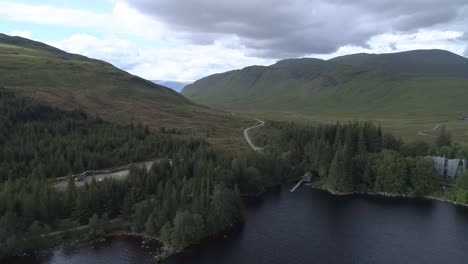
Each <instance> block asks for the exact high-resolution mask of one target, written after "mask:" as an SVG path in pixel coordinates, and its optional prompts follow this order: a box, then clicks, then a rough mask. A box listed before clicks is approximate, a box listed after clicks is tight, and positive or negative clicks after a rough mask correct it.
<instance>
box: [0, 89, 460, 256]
mask: <svg viewBox="0 0 468 264" xmlns="http://www.w3.org/2000/svg"><path fill="white" fill-rule="evenodd" d="M268 126H270V127H272V128H274V129H276V130H278V131H279V133H278V134H277V135H266V136H263V138H262V137H260V141H262V143H263V144H264V145H266V147H265V150H264V151H263V153H261V154H255V153H251V154H248V155H244V156H241V157H237V156H236V157H234V156H232V155H230V154H227V153H224V152H223V151H222V150H219V149H217V148H215V147H213V146H212V145H210V144H209V143H208V142H206V141H204V140H202V139H194V138H190V137H189V136H187V135H178V134H176V133H171V132H167V131H159V132H155V131H151V130H150V129H149V128H147V127H145V126H144V125H141V124H129V125H117V124H112V123H109V122H106V121H103V120H101V119H100V118H99V117H97V116H90V115H89V114H87V113H84V112H81V111H76V110H75V111H66V110H61V109H57V108H52V107H49V106H47V105H44V104H41V103H38V102H35V101H34V100H32V99H28V98H23V97H21V96H18V95H16V94H14V93H12V92H11V91H9V90H7V89H0V256H8V255H16V254H21V253H23V252H30V251H33V250H35V249H40V248H44V247H47V246H49V245H52V244H54V243H59V242H61V241H63V240H64V239H66V238H67V236H68V232H64V233H62V232H60V231H62V230H70V229H73V228H75V227H78V226H82V225H88V227H87V228H86V229H85V230H84V231H82V234H81V236H80V239H83V240H94V239H97V238H100V237H102V236H103V235H104V234H105V233H106V232H108V231H110V226H112V224H111V223H115V222H116V221H117V222H118V223H120V224H119V230H122V229H123V230H125V231H129V232H136V233H143V234H148V235H152V236H155V237H158V238H159V239H160V240H161V241H163V242H164V243H165V244H166V245H169V246H170V247H172V248H174V249H176V250H180V249H183V248H185V247H187V246H189V245H191V244H194V243H197V242H198V241H200V240H201V239H202V238H204V237H207V236H212V235H216V234H218V233H219V232H221V231H223V230H224V229H225V228H227V227H230V226H231V225H234V224H236V223H240V222H242V221H243V216H244V209H243V207H244V203H243V201H242V197H243V196H250V195H258V194H260V193H262V192H263V191H264V190H266V188H268V187H270V186H273V185H277V184H279V183H282V182H284V181H285V180H288V179H297V178H299V177H300V176H302V175H304V174H306V173H309V174H310V175H311V176H312V180H313V183H314V185H317V186H320V187H323V188H326V189H328V190H331V191H333V192H338V193H348V192H366V193H368V192H379V193H393V194H401V195H403V194H408V195H412V196H428V195H438V196H443V197H446V198H448V199H451V200H454V201H459V202H463V203H468V184H467V182H468V176H467V175H464V176H463V177H461V178H460V179H459V180H458V181H457V182H455V183H451V182H448V181H447V180H445V179H442V178H441V177H439V176H438V175H437V174H436V172H435V170H434V167H433V163H432V160H431V159H428V158H427V157H426V156H428V155H445V156H447V157H451V156H453V157H455V156H457V157H460V156H463V157H467V156H468V155H467V152H466V150H465V149H464V148H461V147H458V146H454V145H453V144H452V142H451V137H450V134H449V133H448V132H446V131H445V130H444V129H442V132H441V134H440V135H439V137H438V138H437V140H436V145H431V144H428V143H426V142H411V143H404V142H402V140H400V139H398V138H396V137H394V136H392V135H390V134H385V133H383V132H382V130H381V128H380V127H378V126H375V125H373V124H372V123H345V124H340V123H337V124H327V125H318V126H302V125H297V124H293V123H281V122H269V123H268ZM143 160H154V161H156V162H155V163H154V165H153V166H152V167H151V168H150V169H149V170H148V169H147V168H140V167H137V166H132V167H131V168H130V173H129V175H128V177H127V178H126V179H124V180H112V179H104V180H103V181H100V182H96V181H92V182H91V183H86V184H85V185H84V187H83V188H78V187H77V186H76V185H75V180H74V178H72V177H69V182H68V187H67V188H66V190H65V191H59V190H56V189H54V188H53V183H54V182H55V178H57V177H63V176H66V175H71V174H75V173H79V172H83V171H86V170H93V169H103V168H109V167H112V166H119V165H123V164H129V163H132V162H137V161H143ZM441 185H453V188H451V189H450V190H449V191H442V190H441V188H440V186H441Z"/></svg>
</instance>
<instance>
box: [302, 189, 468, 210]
mask: <svg viewBox="0 0 468 264" xmlns="http://www.w3.org/2000/svg"><path fill="white" fill-rule="evenodd" d="M309 186H310V187H311V188H312V189H316V190H321V191H325V192H328V193H329V194H332V195H335V196H349V195H367V196H375V197H387V198H407V199H423V200H432V201H439V202H445V203H450V204H453V205H459V206H463V207H468V204H465V203H459V202H455V201H452V200H448V199H444V198H440V197H436V196H430V195H429V196H414V195H411V194H399V193H388V192H357V191H354V192H339V191H334V190H330V189H328V188H326V187H323V186H315V185H312V184H311V185H309Z"/></svg>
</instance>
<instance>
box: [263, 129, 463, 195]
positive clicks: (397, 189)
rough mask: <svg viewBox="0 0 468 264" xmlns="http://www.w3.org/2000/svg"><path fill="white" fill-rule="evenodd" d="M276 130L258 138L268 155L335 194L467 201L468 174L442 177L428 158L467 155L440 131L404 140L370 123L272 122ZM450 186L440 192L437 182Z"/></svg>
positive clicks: (439, 185) (446, 132) (444, 132)
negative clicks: (432, 137) (428, 139)
mask: <svg viewBox="0 0 468 264" xmlns="http://www.w3.org/2000/svg"><path fill="white" fill-rule="evenodd" d="M269 126H271V127H273V128H275V129H278V130H279V131H280V133H279V135H276V136H275V137H268V136H266V137H263V138H262V137H261V140H262V141H263V143H264V144H267V145H268V146H269V147H268V148H267V150H266V151H267V152H269V155H272V156H282V157H284V158H285V159H287V160H289V161H290V164H291V166H293V168H295V170H296V171H298V172H303V173H305V172H309V173H310V174H311V176H312V180H313V182H314V183H315V185H317V186H320V187H323V188H325V189H327V190H330V191H332V192H336V193H349V192H362V193H389V194H395V195H411V196H419V197H423V196H431V195H435V196H440V197H444V198H446V199H450V200H453V201H457V202H460V203H468V185H466V182H468V174H465V175H463V176H462V177H460V178H459V179H458V180H457V181H456V182H452V181H450V180H448V179H444V178H442V177H440V176H439V175H438V174H437V173H436V171H435V168H434V163H433V161H432V160H431V159H430V158H428V156H446V157H448V158H455V157H459V158H460V157H462V158H467V157H468V152H467V149H466V148H464V147H461V146H457V145H454V144H452V143H453V142H452V139H451V136H450V133H449V132H448V131H446V130H445V129H444V128H443V129H442V130H441V132H440V134H439V136H438V137H437V139H436V143H435V144H429V143H427V142H424V141H416V142H409V143H404V142H403V141H402V140H401V139H399V138H396V137H394V136H393V135H391V134H386V133H383V132H382V129H381V128H380V127H379V126H376V125H374V124H372V123H370V122H365V123H357V122H354V123H352V122H351V123H345V124H340V123H336V124H327V125H319V126H301V125H297V124H293V123H279V122H270V125H269ZM443 185H445V186H449V187H453V188H449V189H447V190H446V191H442V188H441V186H443Z"/></svg>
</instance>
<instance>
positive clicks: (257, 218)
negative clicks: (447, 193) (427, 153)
mask: <svg viewBox="0 0 468 264" xmlns="http://www.w3.org/2000/svg"><path fill="white" fill-rule="evenodd" d="M289 188H290V186H283V187H281V188H277V189H275V190H272V191H270V192H268V193H267V194H265V195H264V196H262V198H261V199H259V200H257V201H254V202H251V203H249V206H248V212H247V213H248V215H247V221H246V223H245V224H244V225H243V226H242V227H241V228H240V229H239V230H237V231H236V232H232V233H231V234H229V235H227V236H226V237H221V238H218V239H212V240H209V241H207V242H205V243H203V244H202V245H200V246H197V247H193V248H191V249H189V250H188V251H187V252H185V253H183V254H180V255H177V256H174V257H171V258H170V259H168V260H166V261H164V263H166V264H179V263H197V264H199V263H200V264H201V263H206V264H218V263H228V264H229V263H236V264H238V263H254V264H262V263H282V264H284V263H320V264H321V263H412V264H414V263H451V264H458V263H460V264H461V263H463V264H466V263H468V208H464V207H460V206H454V205H452V204H448V203H442V202H437V201H417V200H408V199H392V198H376V197H363V196H353V197H349V196H348V197H337V196H332V195H330V194H328V193H325V192H322V191H317V190H311V189H310V188H307V187H301V188H299V189H298V190H297V191H296V192H294V193H290V192H289ZM151 260H152V257H151V256H150V255H149V254H148V252H147V250H143V249H142V248H141V247H140V245H139V244H138V243H135V242H134V241H133V242H132V241H123V240H113V241H109V242H106V243H104V244H100V245H98V246H97V247H91V246H84V247H79V248H75V249H73V250H72V251H70V252H67V251H66V250H64V249H63V248H59V249H57V250H55V251H53V252H52V253H50V256H49V257H48V258H47V259H45V260H42V261H39V262H40V263H113V264H114V263H116V264H119V263H151V262H152V261H151Z"/></svg>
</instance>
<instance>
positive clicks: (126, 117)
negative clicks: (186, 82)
mask: <svg viewBox="0 0 468 264" xmlns="http://www.w3.org/2000/svg"><path fill="white" fill-rule="evenodd" d="M0 87H5V88H7V89H10V90H13V91H15V92H16V93H18V94H21V95H23V96H27V97H32V98H34V99H37V100H39V101H41V102H43V103H46V104H49V105H52V106H57V107H60V108H64V109H77V108H78V109H82V110H85V111H86V112H89V113H93V114H99V115H100V116H101V117H103V118H104V119H106V120H110V121H114V122H118V123H129V122H133V121H138V122H142V123H144V124H146V125H148V126H150V127H152V128H163V127H164V128H177V129H179V130H180V131H183V133H187V134H190V135H202V136H205V134H206V133H207V132H206V131H207V129H212V130H217V131H218V133H217V135H218V136H214V137H213V141H216V140H218V141H220V142H224V141H226V142H227V140H224V139H225V138H226V137H227V138H229V142H231V143H232V145H233V146H238V145H242V144H240V143H239V142H240V141H242V136H241V134H242V133H241V131H242V130H241V128H242V127H243V126H244V124H242V122H244V121H242V120H237V119H235V118H232V117H231V115H230V114H228V113H225V112H221V111H215V110H212V109H209V108H207V107H205V106H201V105H198V104H196V103H193V102H192V101H190V100H189V99H187V98H185V97H184V96H182V95H180V94H179V93H177V92H175V91H173V90H171V89H169V88H167V87H164V86H161V85H157V84H154V83H153V82H151V81H148V80H145V79H142V78H140V77H138V76H134V75H131V74H129V73H127V72H125V71H122V70H120V69H118V68H116V67H114V66H113V65H111V64H109V63H107V62H104V61H100V60H95V59H91V58H87V57H85V56H81V55H76V54H70V53H67V52H64V51H62V50H59V49H57V48H54V47H51V46H49V45H46V44H44V43H40V42H37V41H33V40H29V39H25V38H21V37H11V36H8V35H4V34H0ZM238 130H240V132H239V131H238ZM237 134H238V135H237ZM233 137H234V139H235V140H231V138H233ZM236 140H238V141H239V142H238V141H236Z"/></svg>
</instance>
